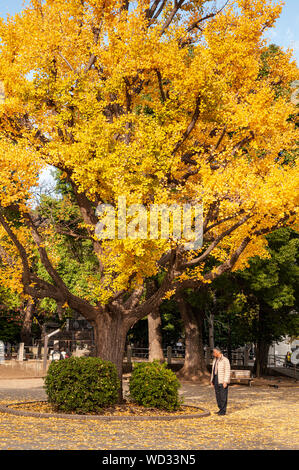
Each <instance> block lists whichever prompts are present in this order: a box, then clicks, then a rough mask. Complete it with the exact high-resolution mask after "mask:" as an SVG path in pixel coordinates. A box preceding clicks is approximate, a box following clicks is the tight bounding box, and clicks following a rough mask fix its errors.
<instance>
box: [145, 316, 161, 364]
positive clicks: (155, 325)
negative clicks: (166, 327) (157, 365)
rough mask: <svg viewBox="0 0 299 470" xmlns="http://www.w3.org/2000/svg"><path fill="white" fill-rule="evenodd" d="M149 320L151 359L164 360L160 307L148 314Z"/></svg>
mask: <svg viewBox="0 0 299 470" xmlns="http://www.w3.org/2000/svg"><path fill="white" fill-rule="evenodd" d="M147 321H148V343H149V361H154V360H155V359H157V360H158V361H160V362H164V353H163V347H162V330H161V325H162V322H161V316H160V312H159V309H156V310H155V311H153V312H152V313H150V314H149V315H148V316H147Z"/></svg>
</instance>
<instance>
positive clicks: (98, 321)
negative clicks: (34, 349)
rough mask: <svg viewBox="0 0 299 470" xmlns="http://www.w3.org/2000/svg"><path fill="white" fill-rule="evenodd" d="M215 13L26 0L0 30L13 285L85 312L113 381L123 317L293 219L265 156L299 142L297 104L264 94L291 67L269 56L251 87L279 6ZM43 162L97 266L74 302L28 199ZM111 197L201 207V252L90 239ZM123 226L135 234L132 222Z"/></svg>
mask: <svg viewBox="0 0 299 470" xmlns="http://www.w3.org/2000/svg"><path fill="white" fill-rule="evenodd" d="M224 7H225V8H222V9H220V10H215V9H213V8H212V9H211V3H210V2H209V1H207V2H204V1H194V2H193V1H192V2H188V3H187V2H185V1H184V0H181V1H179V2H177V1H175V2H164V1H162V2H156V1H154V2H153V3H149V2H148V1H138V2H127V1H126V2H122V1H119V0H112V1H111V2H110V3H109V5H107V4H106V3H98V2H96V3H94V2H93V1H85V2H81V1H80V2H79V1H77V0H70V1H68V2H65V1H62V0H58V1H55V2H53V1H51V0H47V1H45V2H41V1H39V0H32V2H30V5H29V6H28V7H27V8H25V9H24V11H23V12H22V14H21V15H16V16H15V17H13V18H9V19H8V20H7V21H1V24H0V37H1V43H0V66H1V67H0V70H1V72H0V78H1V80H2V81H3V83H4V87H5V94H6V100H5V103H4V104H1V110H0V134H1V141H0V176H1V191H0V204H1V211H0V223H1V227H2V228H1V233H0V237H1V243H2V245H3V247H4V249H5V250H6V252H7V253H8V255H9V256H11V257H12V258H13V259H14V265H13V266H14V269H13V270H11V271H10V272H11V275H12V277H13V281H11V284H12V282H13V283H14V284H15V286H16V288H18V289H19V290H23V291H24V293H25V294H27V295H30V296H31V297H32V298H40V299H43V298H51V299H54V300H55V301H56V302H57V303H58V304H61V305H65V304H67V305H68V306H69V307H70V308H72V309H73V310H76V311H78V312H80V313H81V314H82V315H83V316H85V318H86V319H87V320H88V321H90V322H91V324H92V325H93V326H94V330H95V338H96V344H97V354H98V355H99V356H100V357H102V358H103V359H109V360H112V361H113V362H115V364H116V365H117V368H118V372H119V374H120V375H121V370H122V358H123V352H124V345H125V341H126V335H127V332H128V331H129V329H130V327H131V326H132V325H134V324H135V323H136V321H138V320H139V319H141V318H144V317H145V316H146V315H148V314H149V313H151V312H153V311H154V310H155V309H156V308H157V307H158V306H159V304H160V303H161V302H162V300H163V298H165V296H166V297H169V296H170V295H171V294H172V293H174V292H175V291H180V290H182V291H183V290H184V289H186V288H190V289H196V288H199V287H200V286H202V285H203V284H205V283H206V282H210V281H212V280H213V279H215V278H216V277H217V276H219V275H221V274H223V273H224V272H227V271H230V270H232V269H240V268H242V267H244V266H246V262H247V260H248V259H249V258H250V257H252V256H254V255H255V254H258V253H259V254H262V253H264V254H265V253H266V251H265V247H266V240H265V238H264V235H265V234H267V233H268V232H271V231H273V229H275V228H276V227H280V226H282V225H284V224H289V225H293V224H295V223H296V207H297V206H298V194H297V192H296V188H297V187H298V171H297V168H296V164H292V165H291V164H287V163H285V162H284V163H285V164H284V165H282V161H281V160H280V159H279V158H278V154H279V152H280V151H281V150H282V149H283V150H284V151H286V152H287V151H289V150H291V149H293V146H294V143H295V141H296V138H297V134H296V131H295V129H294V123H293V122H292V120H290V119H289V116H290V115H291V114H292V113H293V112H294V105H293V104H292V103H290V100H289V95H290V93H291V90H290V91H289V93H288V95H287V94H286V95H285V96H284V95H282V96H279V97H277V95H276V93H275V84H276V83H277V80H279V82H280V83H281V86H282V87H283V88H284V89H286V90H287V89H288V88H289V84H290V82H292V81H293V80H295V79H296V78H297V77H298V69H297V67H296V65H295V63H294V61H292V59H291V56H290V55H289V54H280V55H275V57H273V60H271V64H269V73H268V74H267V75H266V76H264V77H263V76H261V75H260V68H261V54H262V53H263V52H264V51H265V50H266V44H265V41H264V39H263V34H264V31H265V30H266V29H267V28H270V27H271V26H273V24H274V22H275V20H276V19H277V18H278V16H279V14H280V11H281V6H279V5H276V4H275V3H273V2H272V1H270V0H256V1H255V2H248V1H247V0H238V1H234V2H231V4H226V5H224ZM236 7H238V8H236ZM191 46H192V47H191ZM149 111H150V112H149ZM45 164H51V165H53V166H55V167H56V168H58V169H60V170H61V171H62V172H63V176H64V177H65V179H66V181H67V184H69V185H71V187H72V191H73V194H74V197H75V199H76V203H77V206H78V207H79V209H80V213H81V217H82V218H83V221H84V228H85V229H86V231H87V233H88V236H89V240H90V241H91V244H92V249H93V252H94V256H96V257H97V259H98V271H97V272H96V273H95V272H94V271H92V273H88V275H86V278H85V280H84V282H86V284H87V289H86V291H84V289H83V290H82V288H81V286H79V285H78V289H77V286H76V287H75V286H74V289H73V286H71V285H69V280H68V278H67V274H63V275H60V273H59V271H58V269H57V268H58V263H59V258H58V257H57V252H56V247H55V244H54V246H53V243H52V240H53V233H55V231H52V230H51V231H49V228H48V227H43V226H42V225H40V224H39V219H38V216H37V214H36V212H35V211H34V209H33V208H32V206H31V205H30V202H29V201H28V198H29V197H30V194H31V191H32V187H33V186H34V185H36V182H37V176H38V173H39V171H40V169H41V167H42V166H43V165H45ZM119 196H125V197H126V200H127V204H133V203H142V204H143V205H144V206H145V207H147V208H149V207H150V205H151V204H153V203H155V204H162V203H168V204H172V203H176V204H179V205H182V204H184V203H186V201H187V202H193V203H194V202H198V201H199V202H200V203H202V205H203V210H204V213H203V219H204V220H203V241H204V244H203V247H202V248H200V249H196V250H193V251H186V250H184V249H183V245H184V244H185V242H186V241H190V237H188V236H185V238H184V237H183V238H182V239H179V240H176V239H175V238H174V237H171V238H169V239H163V238H162V239H151V238H150V237H149V236H148V237H147V238H145V239H141V238H140V239H138V238H137V239H136V238H135V239H130V238H126V237H124V238H122V237H119V238H118V239H111V240H110V239H99V237H97V236H96V235H95V228H96V226H97V222H98V218H97V216H96V214H95V210H96V207H97V205H98V204H99V203H100V202H105V203H110V204H111V205H112V206H113V207H114V208H115V209H116V212H117V214H118V216H120V214H121V212H122V210H123V209H122V207H121V203H120V205H119V206H118V205H117V204H118V201H119V199H118V197H119ZM12 205H13V206H14V207H16V210H17V212H18V217H20V218H21V220H22V222H23V224H22V226H21V227H20V228H19V229H18V231H16V230H15V227H14V226H13V224H11V221H10V219H9V214H10V211H11V208H12ZM132 218H133V220H132ZM130 220H131V223H132V224H133V225H134V227H135V232H138V230H137V226H138V225H139V222H138V221H139V219H138V217H137V219H136V218H135V219H134V214H130ZM117 228H119V229H120V231H121V230H122V229H123V227H122V226H121V225H120V226H117ZM211 255H213V260H216V261H217V265H216V266H215V264H214V265H212V264H211V263H210V259H211ZM39 266H40V267H42V269H41V270H40V272H39V271H38V269H39ZM9 269H10V268H9V267H8V266H7V270H9ZM159 270H162V271H163V272H164V278H163V281H162V283H161V285H160V286H159V288H158V289H157V291H156V292H154V293H153V294H152V295H151V296H150V297H149V298H147V296H146V283H145V282H144V281H145V279H147V278H150V277H152V276H154V275H156V274H157V272H158V271H159ZM42 271H43V272H42ZM45 276H47V279H45ZM6 278H7V277H5V279H6ZM5 279H3V281H5Z"/></svg>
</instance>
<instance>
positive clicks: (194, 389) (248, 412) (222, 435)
mask: <svg viewBox="0 0 299 470" xmlns="http://www.w3.org/2000/svg"><path fill="white" fill-rule="evenodd" d="M273 384H278V387H279V388H273V387H269V385H268V384H265V385H261V386H254V385H253V386H252V387H248V386H246V385H234V386H231V387H230V389H229V403H228V413H227V415H226V416H224V417H219V416H217V415H215V414H214V412H215V411H217V406H216V402H215V396H214V390H213V389H212V388H210V387H208V386H204V385H198V384H190V383H185V384H182V389H181V394H183V395H184V397H185V402H186V403H194V404H199V405H202V406H203V407H204V408H207V409H209V410H210V411H211V413H212V415H211V416H209V417H207V418H201V419H195V420H186V419H182V420H178V421H164V422H163V421H150V422H148V421H144V422H134V421H133V422H132V421H131V422H130V421H128V422H123V421H122V422H118V421H113V422H110V423H107V422H105V423H104V422H99V421H83V422H80V421H76V420H65V419H61V418H50V419H38V418H31V417H17V416H13V415H9V414H0V436H1V439H0V449H20V450H22V449H26V450H27V449H42V450H45V449H65V450H66V449H68V450H76V449H93V450H99V449H100V450H104V449H105V450H113V449H122V450H123V449H134V450H136V449H145V450H159V449H167V450H169V449H174V450H179V449H186V450H195V449H299V446H298V431H299V422H298V415H299V413H298V401H299V400H298V398H299V393H298V392H299V388H298V387H296V386H295V387H294V386H293V387H284V386H281V384H280V382H277V381H273ZM44 398H45V392H44V389H43V380H42V379H23V380H20V379H14V380H0V403H9V402H13V401H26V400H40V399H44Z"/></svg>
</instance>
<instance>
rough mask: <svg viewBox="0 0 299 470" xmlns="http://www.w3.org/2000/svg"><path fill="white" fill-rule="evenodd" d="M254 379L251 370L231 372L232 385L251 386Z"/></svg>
mask: <svg viewBox="0 0 299 470" xmlns="http://www.w3.org/2000/svg"><path fill="white" fill-rule="evenodd" d="M252 381H253V378H252V376H251V371H250V370H231V372H230V383H231V384H233V383H243V382H247V385H249V386H251V382H252Z"/></svg>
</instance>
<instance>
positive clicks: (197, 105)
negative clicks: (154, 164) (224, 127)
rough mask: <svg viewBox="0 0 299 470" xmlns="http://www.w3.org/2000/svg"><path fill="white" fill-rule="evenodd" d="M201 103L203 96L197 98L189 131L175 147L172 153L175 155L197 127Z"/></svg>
mask: <svg viewBox="0 0 299 470" xmlns="http://www.w3.org/2000/svg"><path fill="white" fill-rule="evenodd" d="M200 103H201V96H198V97H197V98H196V105H195V110H194V113H193V116H192V119H191V122H190V124H189V126H188V127H187V129H186V130H185V132H184V133H183V136H182V138H181V139H180V140H179V141H178V142H177V144H176V145H175V147H174V149H173V152H172V154H173V155H174V154H175V153H176V152H177V151H178V149H179V148H180V147H181V145H182V144H183V143H184V142H185V140H186V139H187V138H188V137H189V135H190V134H191V132H192V131H193V129H194V127H195V124H196V122H197V120H198V118H199V113H200Z"/></svg>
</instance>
